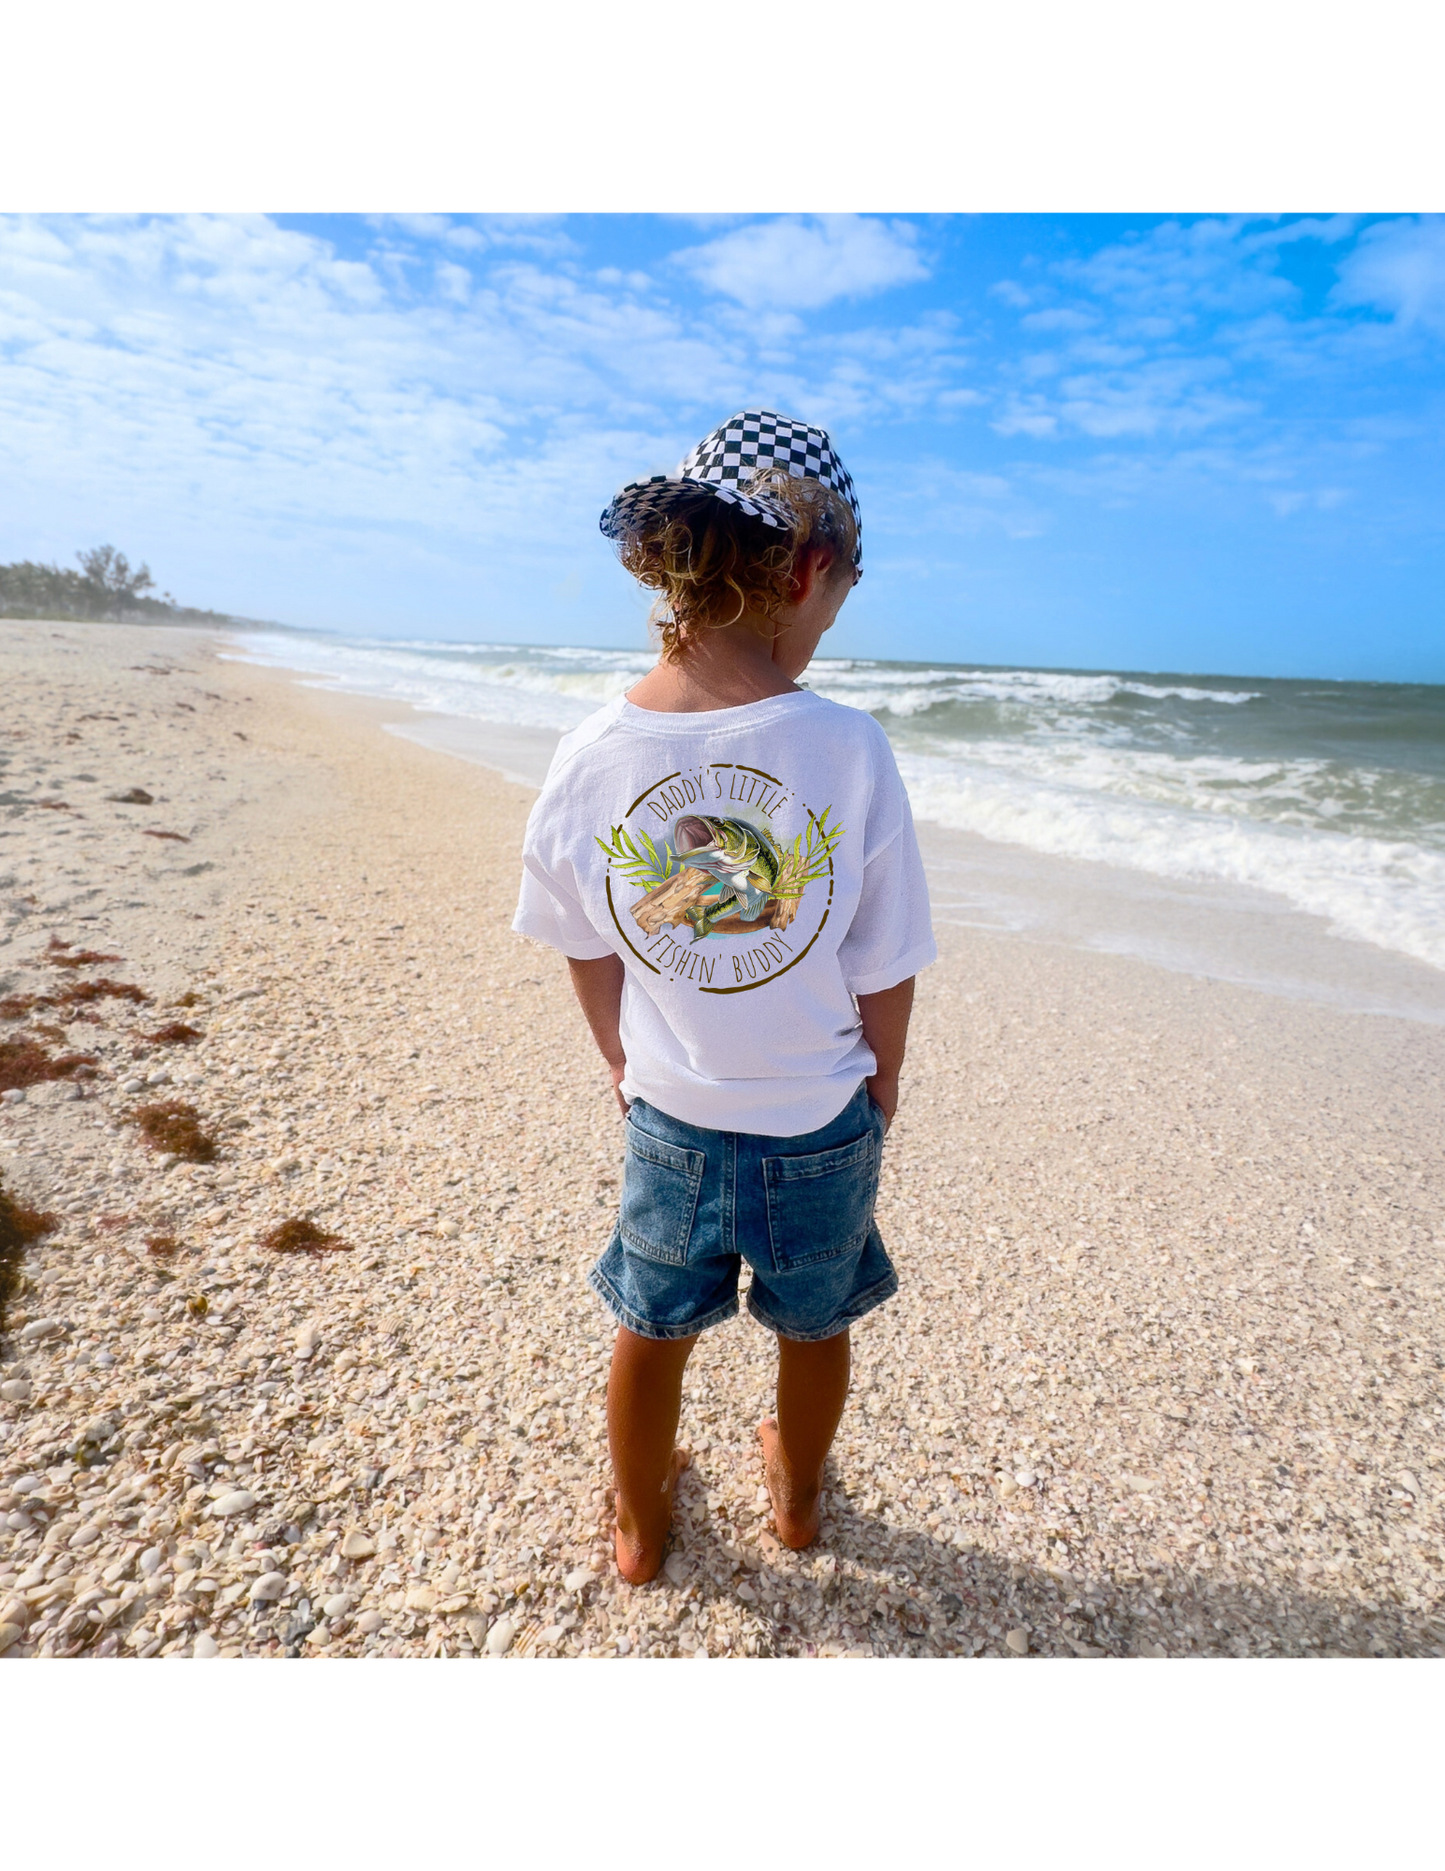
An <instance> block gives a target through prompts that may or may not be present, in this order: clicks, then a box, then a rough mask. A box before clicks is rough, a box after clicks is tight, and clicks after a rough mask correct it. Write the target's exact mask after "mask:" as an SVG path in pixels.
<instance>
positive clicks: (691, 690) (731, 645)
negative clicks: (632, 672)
mask: <svg viewBox="0 0 1445 1871" xmlns="http://www.w3.org/2000/svg"><path fill="white" fill-rule="evenodd" d="M797 687H798V685H797V683H796V682H794V681H793V680H792V679H791V678H790V677H789V676H788V674H787V673H786V671H785V670H784V669H782V668H781V667H780V666H779V664H778V663H777V662H775V661H774V660H773V644H772V643H771V642H769V641H768V640H767V639H766V638H764V637H760V636H759V635H758V634H757V633H756V632H755V631H752V630H749V629H748V628H747V627H746V626H745V625H743V624H731V625H729V626H728V627H727V628H726V629H723V630H708V631H704V632H702V633H701V634H700V635H699V636H698V637H697V638H696V639H694V641H693V642H692V643H690V644H689V645H688V648H687V651H686V653H685V654H684V655H683V656H682V657H680V658H679V659H678V660H677V661H675V662H666V661H660V662H658V664H657V665H656V667H655V668H653V669H650V670H649V671H648V672H647V674H646V675H645V676H644V677H643V678H642V680H641V682H639V683H637V684H636V686H635V687H634V688H632V689H630V690H629V691H628V695H627V699H628V701H629V702H631V703H632V704H633V706H634V707H636V708H648V709H653V710H655V711H656V712H657V713H658V714H667V715H690V714H701V713H705V712H707V711H708V710H710V709H714V708H741V707H744V706H746V704H747V703H749V702H763V701H767V700H768V699H769V698H770V697H772V696H775V695H792V694H794V693H796V692H797Z"/></svg>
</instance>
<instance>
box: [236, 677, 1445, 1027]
mask: <svg viewBox="0 0 1445 1871" xmlns="http://www.w3.org/2000/svg"><path fill="white" fill-rule="evenodd" d="M243 666H244V667H264V668H272V669H278V668H280V665H278V664H276V663H274V662H267V663H265V664H250V663H243ZM282 673H286V674H288V676H289V679H290V680H292V681H295V682H298V683H300V684H301V685H302V686H306V687H311V688H314V689H315V690H316V691H317V692H319V693H330V694H348V693H354V692H353V691H348V690H346V689H344V688H342V687H340V686H337V685H334V684H333V683H332V682H331V681H330V680H329V679H318V678H316V677H314V676H311V675H308V674H307V673H306V672H304V671H299V670H297V671H282ZM356 699H366V700H371V701H376V700H377V698H376V697H365V698H363V697H360V696H358V697H356ZM386 706H387V707H388V708H389V709H392V710H396V711H399V712H398V715H397V717H396V718H394V719H392V718H388V719H387V720H385V721H384V722H383V723H382V725H383V726H384V727H385V729H386V731H387V732H388V733H390V734H395V735H398V736H400V737H402V738H404V739H407V740H411V741H414V742H416V743H417V744H418V745H419V746H422V747H428V748H432V749H434V750H436V751H438V752H441V753H446V754H449V755H452V756H453V757H454V758H456V759H459V760H464V761H467V762H469V763H470V764H472V765H476V766H482V767H487V768H490V769H491V770H493V771H495V772H499V773H501V774H502V776H503V777H504V778H505V779H507V780H509V781H512V782H513V783H515V784H518V785H524V786H530V787H533V788H540V786H541V784H542V781H543V780H544V778H545V777H546V771H547V766H548V763H549V761H550V760H551V757H552V753H553V750H554V749H555V747H556V745H557V742H558V741H559V740H560V738H561V736H560V734H559V733H553V732H551V731H549V730H547V729H542V728H526V727H520V726H516V725H513V724H507V723H499V722H490V721H483V720H480V719H477V718H476V717H472V716H463V715H448V714H442V713H438V712H434V711H431V710H423V709H420V708H418V707H416V706H414V705H413V704H412V703H410V702H403V701H396V702H389V703H387V704H386ZM917 827H918V835H919V844H920V848H921V850H922V852H923V858H924V867H925V869H926V871H927V873H928V881H929V888H930V891H931V893H932V896H933V901H934V918H935V922H936V923H938V924H950V925H955V926H957V927H960V928H968V929H976V930H979V931H981V932H989V931H991V932H994V933H996V934H1000V935H1007V936H1011V937H1016V938H1018V939H1020V940H1024V941H1029V942H1040V943H1044V944H1047V945H1057V946H1062V947H1066V948H1072V949H1081V950H1087V951H1098V952H1102V953H1106V954H1119V955H1126V956H1130V957H1132V958H1133V959H1136V960H1138V961H1141V962H1144V963H1147V964H1149V965H1151V966H1154V967H1159V968H1164V969H1167V970H1168V971H1170V972H1171V973H1180V974H1187V975H1193V976H1197V977H1201V978H1206V979H1210V980H1216V981H1221V982H1227V983H1230V984H1232V985H1234V986H1239V987H1250V988H1255V989H1257V990H1258V991H1260V992H1261V993H1265V994H1273V995H1280V996H1283V997H1284V998H1287V999H1292V1000H1303V1001H1306V1002H1310V1003H1313V1004H1316V1005H1320V1006H1327V1007H1334V1008H1337V1009H1339V1010H1341V1011H1344V1012H1355V1013H1369V1014H1377V1015H1386V1016H1393V1017H1395V1018H1399V1019H1406V1020H1418V1021H1423V1022H1426V1023H1428V1024H1430V1025H1435V1026H1445V971H1442V970H1440V969H1438V968H1432V967H1431V966H1429V964H1428V963H1425V962H1422V961H1417V960H1415V959H1414V958H1413V957H1411V956H1409V955H1404V954H1400V953H1398V952H1396V951H1394V950H1391V949H1387V948H1383V947H1381V946H1379V945H1378V944H1376V943H1372V942H1365V941H1361V940H1358V939H1356V938H1353V937H1349V936H1342V935H1336V934H1335V933H1334V932H1333V931H1332V930H1331V928H1330V925H1329V921H1328V919H1327V918H1326V917H1324V916H1319V915H1312V914H1310V913H1309V912H1307V911H1305V910H1301V909H1297V908H1296V907H1295V906H1294V905H1293V904H1291V903H1290V902H1289V901H1288V899H1287V898H1285V897H1283V896H1280V895H1276V894H1274V893H1272V892H1269V891H1266V890H1259V889H1253V888H1250V887H1248V886H1245V885H1237V884H1236V885H1231V884H1225V883H1222V882H1219V881H1215V880H1209V879H1200V880H1197V881H1189V880H1180V879H1175V878H1170V877H1163V876H1159V875H1157V874H1155V873H1153V872H1149V871H1142V870H1130V869H1126V868H1124V867H1122V866H1119V865H1112V864H1106V863H1101V862H1099V861H1096V860H1093V859H1086V858H1068V857H1058V856H1053V855H1051V854H1046V853H1043V852H1039V851H1034V850H1032V849H1030V848H1029V847H1027V846H1024V845H1012V844H1003V843H999V842H997V841H995V840H993V839H989V838H985V837H983V836H981V835H980V834H978V833H973V832H963V831H956V830H953V829H952V828H949V827H946V826H943V825H939V824H938V823H936V822H935V821H932V820H928V819H922V818H920V819H918V820H917Z"/></svg>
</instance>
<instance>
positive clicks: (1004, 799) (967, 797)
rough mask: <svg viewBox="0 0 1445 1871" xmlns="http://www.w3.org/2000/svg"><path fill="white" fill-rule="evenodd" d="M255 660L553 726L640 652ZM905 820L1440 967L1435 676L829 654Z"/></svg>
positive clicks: (351, 649) (483, 717)
mask: <svg viewBox="0 0 1445 1871" xmlns="http://www.w3.org/2000/svg"><path fill="white" fill-rule="evenodd" d="M236 647H237V649H238V651H239V652H240V654H241V655H242V656H244V657H245V658H247V659H254V660H256V661H258V662H264V663H271V664H274V665H277V666H280V667H285V668H289V669H295V670H298V671H302V672H304V673H305V675H306V676H307V678H308V679H310V680H314V681H318V682H321V683H324V684H325V685H326V686H330V687H336V688H339V689H344V690H347V691H349V692H352V693H359V694H365V695H373V696H379V697H386V698H389V699H392V700H396V701H404V702H408V703H410V704H412V705H413V706H414V707H416V708H418V709H421V710H423V711H426V712H430V713H435V714H440V715H450V716H458V717H462V718H464V719H467V720H472V721H485V722H493V723H497V724H504V725H506V726H508V727H510V728H514V729H521V730H526V729H530V730H543V731H548V732H551V733H562V732H565V731H566V730H567V729H568V728H571V727H575V726H576V725H577V723H578V722H580V721H582V720H583V719H584V718H585V717H586V716H587V715H588V714H590V713H591V712H592V710H593V709H594V708H596V707H598V706H599V705H600V704H601V703H603V702H606V701H609V700H611V699H612V698H613V697H614V696H616V695H620V694H622V693H623V692H624V691H625V690H626V689H627V688H629V687H630V686H631V685H632V683H634V682H635V681H636V680H637V678H638V676H640V675H641V674H642V673H643V672H644V671H645V670H647V669H648V668H649V667H650V666H651V663H652V660H653V659H652V657H651V656H650V655H649V654H648V652H646V651H645V650H638V651H629V650H592V649H570V648H565V647H564V648H536V647H523V646H519V645H512V644H483V643H477V644H464V643H460V644H459V643H435V642H426V641H405V642H399V641H395V640H381V639H368V638H360V637H352V638H343V637H331V636H320V635H311V634H309V633H302V632H291V631H286V632H279V631H278V632H274V633H272V632H264V633H263V632H255V633H247V634H246V635H245V636H244V637H243V638H240V639H238V641H237V646H236ZM806 679H807V682H808V686H809V687H811V688H813V689H815V690H816V691H817V692H818V693H819V694H820V695H826V696H828V697H830V698H831V699H832V700H834V701H837V702H842V703H844V704H846V705H847V706H849V707H852V708H860V709H864V710H866V711H868V712H869V713H871V714H872V715H874V716H875V717H876V719H877V720H878V721H879V722H881V723H882V725H883V727H884V729H885V730H886V732H887V734H888V736H889V738H890V740H891V741H892V743H893V746H894V748H895V750H896V752H897V755H898V763H899V767H900V770H901V771H902V773H903V777H904V779H905V781H906V783H907V786H908V790H909V793H910V796H911V798H912V800H913V807H914V812H915V814H916V816H917V817H918V818H919V819H920V820H924V821H932V822H933V823H936V824H938V825H942V826H946V827H951V828H953V829H954V830H958V831H965V832H971V833H976V834H978V835H980V836H982V837H984V838H987V839H990V840H993V841H995V842H997V843H1000V844H1007V845H1015V846H1023V847H1025V848H1027V849H1029V850H1033V851H1037V852H1041V853H1046V854H1049V855H1051V856H1055V857H1066V858H1082V859H1091V860H1095V861H1098V862H1102V863H1107V864H1111V865H1116V866H1123V867H1124V868H1126V869H1129V870H1133V871H1138V872H1144V873H1152V874H1153V875H1155V876H1158V877H1165V878H1171V879H1195V880H1200V881H1209V880H1213V881H1216V882H1219V883H1223V884H1232V885H1237V886H1245V887H1248V888H1249V889H1252V890H1265V891H1270V892H1273V893H1274V894H1275V895H1277V896H1279V897H1282V898H1283V899H1285V900H1286V901H1287V902H1288V903H1289V904H1290V905H1292V906H1293V907H1294V908H1296V909H1299V910H1303V911H1306V912H1308V913H1310V914H1313V915H1317V916H1321V917H1324V918H1325V919H1326V920H1327V922H1328V925H1329V927H1330V929H1331V930H1332V932H1333V933H1334V934H1336V935H1339V936H1343V937H1347V938H1350V939H1353V940H1355V941H1359V942H1368V943H1374V944H1376V945H1378V946H1379V947H1382V948H1385V949H1389V950H1393V951H1395V952H1396V953H1398V954H1401V955H1406V956H1410V957H1412V958H1413V959H1414V960H1416V961H1421V962H1425V963H1427V964H1428V965H1429V966H1431V967H1433V968H1438V969H1442V970H1445V688H1441V687H1424V686H1413V685H1407V684H1387V683H1360V682H1325V681H1280V680H1273V679H1258V678H1249V679H1243V678H1234V677H1223V676H1195V675H1190V676H1178V677H1176V676H1169V675H1156V674H1135V673H1130V672H1124V671H1120V672H1110V671H1089V672H1078V671H1060V670H1042V669H992V668H982V667H975V666H969V665H953V664H947V663H932V664H922V663H901V662H887V661H874V660H864V659H861V658H851V659H842V658H835V659H828V658H820V659H818V660H817V661H815V662H814V663H813V665H812V667H811V668H810V670H809V672H808V675H807V678H806Z"/></svg>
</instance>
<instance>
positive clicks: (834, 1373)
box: [758, 1331, 848, 1550]
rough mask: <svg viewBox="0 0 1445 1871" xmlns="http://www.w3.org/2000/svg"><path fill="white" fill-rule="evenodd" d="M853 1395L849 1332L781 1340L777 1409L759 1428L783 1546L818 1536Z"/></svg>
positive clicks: (808, 1542) (802, 1543) (805, 1542)
mask: <svg viewBox="0 0 1445 1871" xmlns="http://www.w3.org/2000/svg"><path fill="white" fill-rule="evenodd" d="M847 1399H848V1334H847V1332H846V1331H845V1332H839V1333H837V1334H836V1335H835V1336H834V1337H832V1338H820V1339H815V1340H812V1341H811V1342H809V1343H803V1342H801V1341H799V1340H798V1339H794V1338H780V1339H779V1340H778V1413H777V1415H776V1416H775V1417H774V1416H770V1417H768V1418H767V1419H766V1420H765V1421H764V1422H763V1423H762V1424H761V1425H760V1426H759V1429H758V1434H759V1436H760V1437H761V1438H762V1444H763V1467H764V1473H765V1475H766V1477H767V1484H768V1493H769V1494H770V1495H771V1497H772V1502H773V1519H774V1521H775V1522H776V1523H777V1528H778V1537H779V1539H780V1540H781V1541H782V1542H783V1544H784V1546H791V1547H793V1548H794V1550H796V1549H797V1548H799V1547H803V1546H811V1544H812V1543H813V1541H814V1540H816V1539H817V1537H818V1496H819V1495H820V1494H821V1493H822V1490H823V1464H824V1462H826V1461H827V1459H828V1451H829V1449H831V1448H832V1446H833V1438H834V1436H835V1435H836V1434H837V1433H838V1423H839V1419H840V1418H841V1417H842V1414H843V1405H844V1403H846V1402H847Z"/></svg>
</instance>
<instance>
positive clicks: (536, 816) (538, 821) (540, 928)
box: [512, 791, 616, 961]
mask: <svg viewBox="0 0 1445 1871" xmlns="http://www.w3.org/2000/svg"><path fill="white" fill-rule="evenodd" d="M554 809H555V808H554V807H553V806H552V804H551V802H550V801H549V800H548V797H547V794H546V792H545V791H544V792H543V794H542V797H541V798H540V799H539V800H538V801H537V804H536V805H535V806H534V807H533V809H532V816H531V818H530V819H529V820H528V822H527V836H526V840H525V842H524V844H523V846H522V891H521V895H520V897H519V898H518V900H517V913H516V915H515V916H514V917H513V918H512V927H513V929H514V930H515V931H516V932H517V934H518V935H524V936H530V937H531V938H532V939H533V941H535V942H545V943H546V944H547V947H548V948H555V949H560V950H561V951H562V953H563V954H564V955H566V956H568V957H569V958H570V959H571V960H572V961H600V960H601V958H602V957H603V956H604V955H613V954H615V953H616V950H615V948H614V947H613V945H612V943H610V942H609V941H607V939H606V938H605V937H604V936H601V935H599V934H598V932H597V930H596V929H595V928H594V927H593V926H592V923H591V921H590V919H589V918H588V915H587V912H586V910H584V909H583V907H582V894H581V891H580V890H579V889H578V887H577V877H576V873H575V872H574V870H573V868H572V865H571V864H570V863H569V862H568V861H567V859H566V858H564V857H563V856H562V855H561V853H560V852H558V851H556V850H555V849H553V848H552V841H551V840H550V839H549V838H548V836H547V833H546V825H547V821H548V819H549V817H550V816H551V813H552V811H553V810H554Z"/></svg>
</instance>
